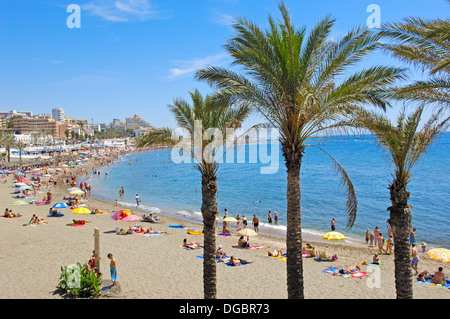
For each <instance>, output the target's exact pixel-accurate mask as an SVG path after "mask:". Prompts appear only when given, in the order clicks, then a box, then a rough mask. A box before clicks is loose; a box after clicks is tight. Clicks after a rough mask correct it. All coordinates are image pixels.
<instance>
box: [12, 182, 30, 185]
mask: <svg viewBox="0 0 450 319" xmlns="http://www.w3.org/2000/svg"><path fill="white" fill-rule="evenodd" d="M15 185H16V186H28V185H27V184H25V183H21V182H19V183H15Z"/></svg>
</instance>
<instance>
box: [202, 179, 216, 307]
mask: <svg viewBox="0 0 450 319" xmlns="http://www.w3.org/2000/svg"><path fill="white" fill-rule="evenodd" d="M216 193H217V177H216V175H215V173H214V172H204V171H202V215H203V236H204V252H203V293H204V298H205V299H217V287H216V286H217V278H216V256H215V252H216V232H215V225H216V216H217V215H218V213H219V210H218V208H217V201H216Z"/></svg>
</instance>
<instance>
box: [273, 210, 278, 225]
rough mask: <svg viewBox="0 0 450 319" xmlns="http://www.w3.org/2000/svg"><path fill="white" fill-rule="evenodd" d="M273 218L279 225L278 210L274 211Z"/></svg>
mask: <svg viewBox="0 0 450 319" xmlns="http://www.w3.org/2000/svg"><path fill="white" fill-rule="evenodd" d="M273 219H274V221H275V225H278V213H277V212H275V213H273Z"/></svg>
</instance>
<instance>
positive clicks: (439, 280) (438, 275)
mask: <svg viewBox="0 0 450 319" xmlns="http://www.w3.org/2000/svg"><path fill="white" fill-rule="evenodd" d="M443 270H444V269H443V268H442V267H439V268H438V270H437V271H436V272H435V273H434V278H433V280H432V281H431V282H432V283H434V284H445V283H446V278H445V274H444V273H443Z"/></svg>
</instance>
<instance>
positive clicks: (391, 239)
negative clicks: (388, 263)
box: [385, 235, 394, 255]
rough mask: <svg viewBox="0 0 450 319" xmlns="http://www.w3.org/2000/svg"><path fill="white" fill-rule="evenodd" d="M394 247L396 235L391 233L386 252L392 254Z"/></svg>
mask: <svg viewBox="0 0 450 319" xmlns="http://www.w3.org/2000/svg"><path fill="white" fill-rule="evenodd" d="M393 249H394V237H393V236H392V235H389V238H388V240H386V249H385V250H386V254H388V255H390V254H392V251H393Z"/></svg>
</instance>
